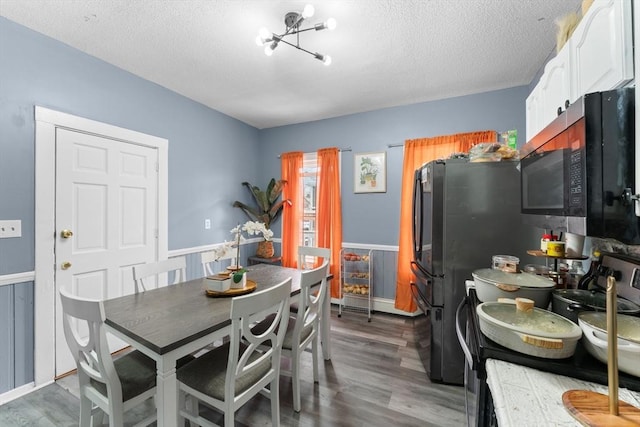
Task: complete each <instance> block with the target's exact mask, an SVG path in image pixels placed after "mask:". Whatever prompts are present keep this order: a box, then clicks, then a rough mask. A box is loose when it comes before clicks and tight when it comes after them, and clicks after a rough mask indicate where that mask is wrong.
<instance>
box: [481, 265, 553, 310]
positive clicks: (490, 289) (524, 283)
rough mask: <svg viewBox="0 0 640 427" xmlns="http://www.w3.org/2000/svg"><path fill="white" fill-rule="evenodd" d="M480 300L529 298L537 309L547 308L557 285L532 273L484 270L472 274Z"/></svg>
mask: <svg viewBox="0 0 640 427" xmlns="http://www.w3.org/2000/svg"><path fill="white" fill-rule="evenodd" d="M472 275H473V281H474V283H475V288H476V293H477V294H478V299H479V300H480V301H482V302H489V301H498V298H518V297H520V298H528V299H531V300H533V301H534V303H535V305H536V307H540V308H547V307H548V306H549V301H550V299H551V291H552V290H553V288H554V286H555V283H553V281H551V280H549V279H548V278H546V277H543V276H538V275H535V274H530V273H505V272H504V271H500V270H495V269H491V268H483V269H480V270H476V271H474V272H473V273H472Z"/></svg>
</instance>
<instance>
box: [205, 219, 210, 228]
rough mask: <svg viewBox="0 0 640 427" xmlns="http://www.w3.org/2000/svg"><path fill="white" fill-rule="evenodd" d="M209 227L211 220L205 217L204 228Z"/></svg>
mask: <svg viewBox="0 0 640 427" xmlns="http://www.w3.org/2000/svg"><path fill="white" fill-rule="evenodd" d="M210 228H211V220H210V219H205V220H204V229H205V230H208V229H210Z"/></svg>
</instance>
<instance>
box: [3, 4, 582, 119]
mask: <svg viewBox="0 0 640 427" xmlns="http://www.w3.org/2000/svg"><path fill="white" fill-rule="evenodd" d="M305 3H307V2H305V1H267V0H207V1H205V0H182V1H162V0H136V1H133V0H126V1H125V0H26V1H25V0H0V15H1V16H4V17H6V18H8V19H10V20H12V21H15V22H17V23H19V24H22V25H24V26H26V27H29V28H32V29H33V30H36V31H38V32H41V33H43V34H45V35H47V36H50V37H53V38H55V39H57V40H60V41H62V42H64V43H66V44H68V45H70V46H73V47H75V48H77V49H79V50H81V51H84V52H86V53H88V54H90V55H93V56H95V57H98V58H100V59H102V60H104V61H106V62H109V63H111V64H114V65H116V66H118V67H120V68H122V69H124V70H127V71H129V72H131V73H133V74H136V75H138V76H140V77H143V78H145V79H147V80H150V81H152V82H155V83H157V84H159V85H161V86H164V87H166V88H168V89H171V90H173V91H175V92H177V93H180V94H182V95H184V96H186V97H189V98H191V99H193V100H195V101H198V102H200V103H202V104H204V105H207V106H209V107H211V108H213V109H216V110H218V111H220V112H223V113H225V114H227V115H229V116H231V117H235V118H237V119H239V120H241V121H243V122H245V123H248V124H250V125H252V126H255V127H257V128H260V129H262V128H269V127H274V126H281V125H287V124H293V123H301V122H307V121H312V120H319V119H324V118H329V117H336V116H342V115H345V114H351V113H358V112H363V111H370V110H375V109H379V108H385V107H392V106H399V105H407V104H413V103H418V102H424V101H429V100H435V99H443V98H449V97H452V96H460V95H467V94H473V93H480V92H486V91H490V90H496V89H502V88H508V87H514V86H520V85H527V84H529V83H530V82H531V80H532V78H533V77H534V75H535V74H536V72H537V71H538V69H539V68H540V67H541V65H542V64H543V63H544V60H545V58H547V56H548V55H549V54H550V53H551V52H552V51H553V48H554V46H555V32H556V27H555V20H556V19H557V18H558V17H560V16H562V15H564V14H566V13H568V12H572V11H576V10H578V9H579V5H580V0H343V1H326V0H316V1H314V2H312V4H313V5H314V6H315V11H316V13H315V15H314V16H313V17H312V18H310V19H309V20H308V21H307V23H308V24H315V23H319V22H322V21H324V20H326V19H328V18H329V17H334V18H335V19H336V20H337V22H338V26H337V28H336V29H335V30H334V31H328V30H324V31H317V32H316V31H309V32H305V33H302V34H301V35H300V46H301V47H303V48H305V49H307V50H310V51H312V52H320V53H323V54H328V55H331V57H332V59H333V63H332V65H331V66H329V67H325V66H323V64H322V63H321V62H320V61H317V60H315V59H314V58H313V57H312V56H311V55H308V54H306V53H304V52H301V51H298V50H296V49H294V48H292V47H290V46H286V45H282V44H281V45H280V46H279V47H278V48H277V49H276V50H275V52H274V54H273V56H272V57H267V56H266V55H265V54H264V51H263V48H261V47H258V46H256V44H255V37H256V35H257V31H258V29H259V28H260V27H262V26H266V27H267V28H269V29H270V30H271V31H273V32H276V33H282V32H284V27H285V25H284V15H285V14H286V13H287V12H291V11H301V10H302V9H303V7H304V5H305ZM285 40H290V41H291V42H293V43H295V38H294V39H285Z"/></svg>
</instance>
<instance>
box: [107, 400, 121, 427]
mask: <svg viewBox="0 0 640 427" xmlns="http://www.w3.org/2000/svg"><path fill="white" fill-rule="evenodd" d="M122 406H123V405H122V402H109V411H110V413H109V414H108V415H109V427H122V426H123V425H124V408H123V407H122Z"/></svg>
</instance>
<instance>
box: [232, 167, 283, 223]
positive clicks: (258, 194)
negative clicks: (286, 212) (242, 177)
mask: <svg viewBox="0 0 640 427" xmlns="http://www.w3.org/2000/svg"><path fill="white" fill-rule="evenodd" d="M285 184H286V181H285V180H276V179H275V178H271V180H270V181H269V184H268V185H267V190H266V191H262V190H260V188H259V187H257V186H255V185H251V184H250V183H248V182H243V183H242V185H243V186H245V187H247V189H248V190H249V192H250V193H251V196H252V197H253V200H254V202H255V204H256V206H255V207H251V206H249V205H247V204H245V203H243V202H241V201H235V202H234V203H233V206H234V207H236V208H240V209H242V211H243V212H244V213H245V214H246V215H247V216H248V217H249V219H251V220H253V221H259V222H263V223H264V224H265V226H266V228H268V229H270V228H271V224H272V223H273V222H274V221H275V220H276V219H278V218H279V217H280V215H281V214H282V208H283V206H284V203H289V204H291V200H289V199H286V200H282V201H280V202H278V198H279V197H280V195H281V194H282V191H283V189H284V185H285Z"/></svg>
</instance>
